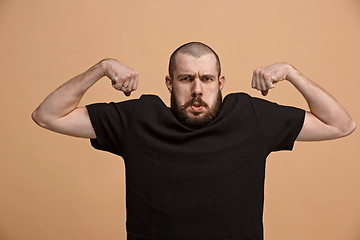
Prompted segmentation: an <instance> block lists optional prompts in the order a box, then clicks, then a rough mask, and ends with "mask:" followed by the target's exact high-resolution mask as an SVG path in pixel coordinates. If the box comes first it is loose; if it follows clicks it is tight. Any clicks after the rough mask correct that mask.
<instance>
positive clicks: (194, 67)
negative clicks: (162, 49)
mask: <svg viewBox="0 0 360 240" xmlns="http://www.w3.org/2000/svg"><path fill="white" fill-rule="evenodd" d="M173 75H174V76H173V78H174V79H171V78H170V76H169V75H168V76H166V78H165V83H166V86H167V88H168V90H169V92H170V93H172V92H174V94H176V100H177V105H178V106H183V105H185V104H186V103H187V102H189V101H190V100H191V99H193V98H194V97H200V98H201V99H202V100H203V101H204V102H205V103H206V105H208V107H205V106H204V105H202V104H199V103H198V102H194V103H193V104H192V105H190V106H188V107H186V109H185V111H186V113H187V115H188V117H190V118H198V117H202V116H203V115H204V114H206V113H207V112H209V110H210V109H211V108H212V107H213V106H214V104H215V102H216V100H217V96H218V92H219V90H222V89H223V87H224V84H225V77H224V76H220V77H218V72H217V70H216V58H215V56H214V55H213V54H210V53H209V54H206V55H203V56H201V57H199V58H195V57H193V56H191V55H188V54H182V53H179V54H177V56H176V70H175V71H174V74H173Z"/></svg>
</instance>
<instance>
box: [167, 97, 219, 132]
mask: <svg viewBox="0 0 360 240" xmlns="http://www.w3.org/2000/svg"><path fill="white" fill-rule="evenodd" d="M170 100H171V106H170V107H171V111H172V113H173V114H174V115H175V117H176V118H177V119H178V120H179V121H180V122H181V123H182V124H184V125H185V126H187V127H189V128H192V129H199V128H203V127H205V126H207V125H208V124H209V123H210V122H211V121H212V120H213V119H215V118H216V117H217V115H218V114H219V112H220V110H221V107H222V95H221V91H220V90H219V91H218V94H217V98H216V101H215V103H214V105H213V106H212V107H211V108H210V107H209V105H208V104H207V103H206V102H204V101H203V100H202V99H201V97H199V96H197V97H193V98H192V99H191V100H189V101H188V102H186V103H185V104H184V105H182V106H179V105H178V104H177V99H176V95H175V93H174V91H171V98H170ZM194 103H196V105H197V106H202V107H204V108H205V109H206V110H207V111H206V112H194V113H192V115H193V116H191V115H190V113H188V112H186V109H187V108H188V107H189V106H192V105H193V104H194ZM200 115H202V116H200Z"/></svg>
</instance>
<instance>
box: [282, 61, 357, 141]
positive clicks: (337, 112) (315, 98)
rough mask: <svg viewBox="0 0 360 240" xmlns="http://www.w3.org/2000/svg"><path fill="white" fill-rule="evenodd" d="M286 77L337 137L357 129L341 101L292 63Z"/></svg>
mask: <svg viewBox="0 0 360 240" xmlns="http://www.w3.org/2000/svg"><path fill="white" fill-rule="evenodd" d="M286 79H287V80H288V81H289V82H290V83H292V84H293V85H294V86H295V88H296V89H297V90H298V91H299V92H300V93H301V94H302V95H303V96H304V98H305V99H306V101H307V103H308V105H309V108H310V112H311V114H313V115H314V116H315V117H316V118H317V119H319V120H320V121H322V122H323V123H324V124H326V125H327V126H328V127H329V128H332V132H333V133H334V134H338V135H337V137H341V136H345V135H348V134H350V133H351V132H352V131H353V130H354V129H355V123H354V122H353V120H352V119H351V117H350V115H349V114H348V113H347V112H346V110H345V109H344V108H343V107H342V106H341V105H340V103H339V102H338V101H336V99H335V98H334V97H332V96H331V95H330V94H329V93H327V92H326V91H325V90H324V89H322V88H321V87H320V86H318V85H317V84H316V83H314V82H313V81H311V80H310V79H308V78H306V77H305V76H304V75H302V74H301V73H300V72H299V71H297V70H296V69H295V68H294V67H292V66H291V65H289V71H288V74H287V76H286Z"/></svg>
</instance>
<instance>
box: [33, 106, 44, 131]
mask: <svg viewBox="0 0 360 240" xmlns="http://www.w3.org/2000/svg"><path fill="white" fill-rule="evenodd" d="M31 118H32V120H33V121H34V122H35V123H36V124H37V125H39V126H40V127H43V128H46V126H47V124H46V122H45V121H44V119H43V118H42V117H41V114H40V113H39V111H38V109H36V110H35V111H33V112H32V114H31Z"/></svg>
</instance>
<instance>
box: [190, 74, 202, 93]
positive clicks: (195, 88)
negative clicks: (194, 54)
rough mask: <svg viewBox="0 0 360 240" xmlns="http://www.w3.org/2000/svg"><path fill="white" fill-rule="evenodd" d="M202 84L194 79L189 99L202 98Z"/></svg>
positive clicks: (197, 79)
mask: <svg viewBox="0 0 360 240" xmlns="http://www.w3.org/2000/svg"><path fill="white" fill-rule="evenodd" d="M202 95H203V90H202V83H201V81H200V79H199V78H195V79H194V80H193V82H192V90H191V97H197V96H200V97H201V96H202Z"/></svg>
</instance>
